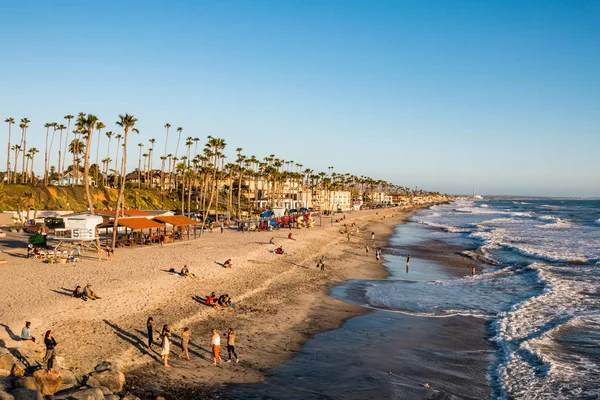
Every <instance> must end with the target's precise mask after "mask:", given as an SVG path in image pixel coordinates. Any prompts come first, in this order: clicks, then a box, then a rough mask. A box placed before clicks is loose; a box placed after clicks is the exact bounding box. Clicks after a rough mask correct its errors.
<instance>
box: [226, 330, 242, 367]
mask: <svg viewBox="0 0 600 400" xmlns="http://www.w3.org/2000/svg"><path fill="white" fill-rule="evenodd" d="M232 354H233V356H234V357H235V363H236V364H237V363H239V362H240V358H239V357H238V355H237V353H236V352H235V332H233V329H232V328H229V329H228V330H227V357H229V360H227V362H231V355H232Z"/></svg>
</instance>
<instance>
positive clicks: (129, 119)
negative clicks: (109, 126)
mask: <svg viewBox="0 0 600 400" xmlns="http://www.w3.org/2000/svg"><path fill="white" fill-rule="evenodd" d="M136 122H137V118H135V117H134V116H133V115H129V114H125V115H119V120H118V121H117V125H119V126H120V127H121V128H123V170H124V171H127V169H126V168H127V134H128V133H129V130H130V129H131V128H133V127H134V126H135V123H136ZM124 195H125V176H124V175H122V176H121V179H120V180H119V196H118V197H117V207H116V208H115V221H114V224H113V233H112V234H113V235H112V248H113V249H114V248H115V245H116V244H117V228H118V226H119V225H118V223H119V208H121V205H122V204H123V198H124Z"/></svg>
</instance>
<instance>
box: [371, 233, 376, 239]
mask: <svg viewBox="0 0 600 400" xmlns="http://www.w3.org/2000/svg"><path fill="white" fill-rule="evenodd" d="M371 240H375V232H371Z"/></svg>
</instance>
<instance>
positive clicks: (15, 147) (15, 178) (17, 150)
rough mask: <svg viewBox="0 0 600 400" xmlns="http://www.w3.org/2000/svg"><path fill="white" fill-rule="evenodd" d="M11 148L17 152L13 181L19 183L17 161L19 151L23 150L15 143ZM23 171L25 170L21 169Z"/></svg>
mask: <svg viewBox="0 0 600 400" xmlns="http://www.w3.org/2000/svg"><path fill="white" fill-rule="evenodd" d="M11 149H12V150H13V151H14V152H15V171H14V173H13V183H17V165H18V164H17V161H18V159H19V153H20V152H21V146H20V145H18V144H15V145H13V146H12V147H11ZM21 173H23V172H22V171H21Z"/></svg>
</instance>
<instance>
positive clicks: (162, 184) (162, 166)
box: [160, 156, 167, 190]
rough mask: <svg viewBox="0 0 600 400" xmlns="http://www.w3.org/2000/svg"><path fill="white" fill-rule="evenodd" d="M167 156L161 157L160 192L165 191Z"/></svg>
mask: <svg viewBox="0 0 600 400" xmlns="http://www.w3.org/2000/svg"><path fill="white" fill-rule="evenodd" d="M166 160H167V156H160V190H165V161H166Z"/></svg>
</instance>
